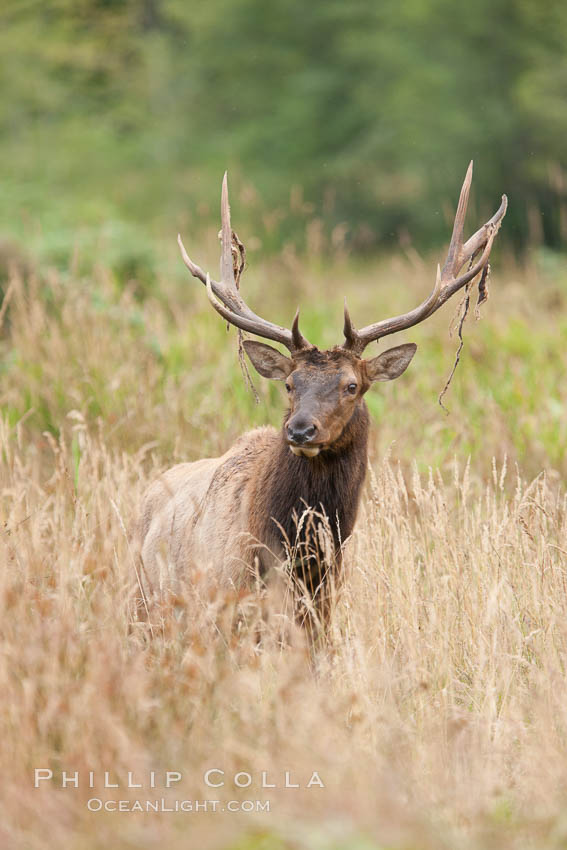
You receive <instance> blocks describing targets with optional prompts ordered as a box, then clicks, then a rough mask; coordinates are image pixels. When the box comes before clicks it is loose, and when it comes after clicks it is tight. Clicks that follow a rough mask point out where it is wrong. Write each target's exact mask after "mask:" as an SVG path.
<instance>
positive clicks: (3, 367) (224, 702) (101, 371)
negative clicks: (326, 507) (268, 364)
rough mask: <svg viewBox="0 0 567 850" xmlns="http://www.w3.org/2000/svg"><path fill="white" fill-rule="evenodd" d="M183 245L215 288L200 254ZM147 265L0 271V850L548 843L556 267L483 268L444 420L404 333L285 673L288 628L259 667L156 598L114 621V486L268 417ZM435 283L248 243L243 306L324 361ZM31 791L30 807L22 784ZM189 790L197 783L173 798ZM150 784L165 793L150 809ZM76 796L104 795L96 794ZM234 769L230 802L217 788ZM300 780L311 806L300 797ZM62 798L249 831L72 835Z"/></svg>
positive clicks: (390, 265)
mask: <svg viewBox="0 0 567 850" xmlns="http://www.w3.org/2000/svg"><path fill="white" fill-rule="evenodd" d="M186 244H187V247H188V249H190V250H192V252H193V255H194V256H195V257H196V258H197V257H198V259H199V260H200V261H201V262H202V263H203V265H206V264H207V263H208V267H209V268H211V269H215V267H216V263H217V259H218V243H217V239H216V231H215V230H213V229H211V230H210V231H207V232H204V233H203V234H202V235H201V236H200V237H199V239H198V240H197V244H196V243H195V235H194V234H193V235H191V236H189V237H186ZM154 250H155V253H156V255H157V257H158V260H159V263H158V265H161V266H162V268H163V270H164V271H163V273H162V274H158V276H157V278H156V279H155V280H152V282H151V286H148V285H144V284H143V282H140V280H139V279H136V278H134V277H133V278H131V279H130V280H124V279H119V278H118V277H117V275H116V274H115V272H114V271H113V270H112V268H111V267H109V266H105V265H104V262H101V261H100V260H99V259H96V258H95V259H93V258H91V257H84V256H82V254H81V250H80V245H79V246H78V247H77V248H76V250H75V251H74V252H73V253H72V254H71V256H70V259H69V262H68V264H67V266H66V267H63V268H61V267H60V268H59V269H58V270H56V269H55V268H54V267H50V266H49V265H48V264H44V263H41V262H40V261H38V260H37V259H36V260H34V259H30V256H27V257H25V258H22V256H20V255H19V254H18V253H17V252H14V251H11V250H10V249H9V248H5V253H6V261H5V263H4V266H5V269H6V275H5V280H4V283H3V306H2V308H1V311H0V318H1V321H2V338H1V349H2V350H1V358H0V371H1V383H0V394H1V401H2V405H1V408H2V420H1V431H0V439H1V443H2V453H1V459H0V481H1V491H0V492H1V501H0V509H1V517H0V522H1V526H0V529H1V531H0V540H1V553H2V555H1V557H2V561H3V563H2V568H1V570H0V632H1V636H2V639H1V652H0V693H1V694H2V698H1V702H0V741H1V744H0V759H1V762H0V788H1V795H0V800H1V802H0V807H1V810H0V845H1V846H2V847H3V848H12V847H13V848H18V850H20V848H29V849H30V850H44V848H53V847H56V846H57V847H59V846H64V847H69V848H80V849H81V850H83V848H84V850H94V848H99V847H100V848H102V847H109V846H111V847H113V848H115V850H119V848H131V847H137V848H140V847H143V848H157V847H167V848H172V850H175V848H182V847H183V848H188V847H190V848H208V847H211V848H213V847H214V848H223V850H291V849H292V848H293V850H300V848H309V850H311V849H312V848H313V850H343V848H344V850H346V848H349V850H378V848H396V850H398V849H399V850H402V848H403V850H410V848H424V850H426V848H440V847H447V848H451V849H452V850H457V848H459V850H460V848H467V850H469V848H470V850H473V848H479V850H480V848H493V847H502V846H506V847H509V848H524V847H533V848H562V847H565V846H566V845H567V818H566V812H567V791H566V788H567V709H566V706H567V679H566V676H565V665H566V652H567V625H566V623H567V583H566V582H567V543H566V541H567V495H566V491H565V481H566V478H567V454H566V446H567V419H566V417H565V409H566V406H567V384H566V382H565V374H566V373H567V353H566V352H567V274H566V273H565V269H564V266H562V265H561V264H560V262H559V261H558V260H556V258H555V257H554V256H553V255H548V254H543V253H539V254H536V253H534V254H533V255H532V256H531V257H529V258H526V259H525V261H524V262H522V263H521V264H520V263H518V262H515V261H514V259H513V258H512V257H510V256H506V255H504V254H500V255H499V256H498V257H497V258H496V259H495V262H494V271H493V279H492V282H491V297H490V300H489V302H488V303H487V304H486V305H484V307H483V308H482V313H483V316H482V318H481V319H480V320H479V321H475V319H474V317H473V316H472V313H471V318H470V319H469V321H468V322H467V324H466V326H465V347H464V350H463V353H462V358H461V363H460V365H459V368H458V369H457V372H456V374H455V377H454V379H453V382H452V384H451V387H450V389H449V391H448V393H447V395H446V397H445V404H446V406H447V408H448V409H449V410H450V413H449V414H447V413H445V412H444V411H443V410H442V409H441V407H440V406H439V404H438V402H437V399H438V395H439V393H440V391H441V389H442V388H443V386H444V384H445V380H446V378H447V376H448V373H449V372H450V369H451V367H452V364H453V360H454V356H455V350H456V345H457V340H456V339H455V336H454V335H453V336H451V335H450V334H449V332H448V331H449V327H450V324H451V319H452V317H453V316H454V314H455V310H456V307H457V305H456V304H454V305H452V304H449V305H447V306H446V307H445V308H444V309H443V310H441V311H440V313H439V314H437V315H436V316H435V317H434V319H432V320H430V321H429V322H427V323H425V324H424V325H423V326H421V327H419V328H416V329H414V331H413V332H411V333H408V334H407V335H404V339H405V340H407V341H415V342H417V343H418V352H417V355H416V357H415V359H414V361H413V363H412V364H411V367H410V368H409V369H408V371H407V372H406V374H405V375H404V376H403V377H402V378H401V379H399V380H398V381H397V382H393V383H392V384H384V385H381V386H380V387H379V388H377V389H373V390H371V391H370V392H369V394H368V396H367V398H368V401H369V405H370V408H371V412H372V418H373V427H372V432H371V463H370V467H371V468H370V469H369V472H368V477H367V485H366V489H365V495H364V499H363V504H362V508H361V512H360V516H359V521H358V525H357V528H356V532H355V534H354V535H353V538H352V539H351V541H350V542H349V544H348V547H347V555H346V564H345V582H344V586H343V588H342V589H341V590H340V592H339V593H338V596H337V599H336V604H335V607H334V610H333V613H332V618H331V621H330V623H329V625H328V628H327V630H326V633H325V635H324V636H323V637H321V638H320V639H319V641H318V642H317V645H316V647H315V648H312V647H310V646H309V645H308V642H307V640H306V638H305V634H304V633H303V632H302V630H301V629H299V628H297V627H296V626H294V624H293V623H292V622H291V621H290V622H289V623H288V624H287V626H288V638H287V641H286V642H285V644H284V645H282V643H281V641H280V640H279V639H278V634H279V632H278V622H279V619H278V615H279V613H280V612H278V611H276V610H273V609H272V610H269V604H270V603H269V601H265V600H261V599H259V598H258V596H257V595H255V594H254V593H251V594H249V595H246V594H245V595H241V596H239V597H238V598H236V597H234V596H233V595H231V594H228V593H226V592H221V591H218V592H216V593H215V592H211V591H210V590H209V589H208V590H207V593H206V594H205V595H202V596H200V595H199V593H198V592H195V591H194V590H193V592H192V593H191V594H189V593H186V594H184V593H183V592H180V595H179V596H178V597H177V598H175V599H173V600H169V601H168V602H166V603H164V605H163V607H162V609H161V610H160V612H159V617H158V618H157V620H155V621H154V626H153V629H152V632H151V634H149V632H148V628H147V626H145V625H144V624H141V623H138V622H137V621H136V620H135V618H134V617H133V611H132V585H133V581H135V570H134V563H135V559H134V553H133V551H132V545H131V541H130V537H129V531H130V528H131V525H132V521H133V518H134V517H135V513H136V510H137V507H138V504H139V501H140V498H141V494H142V492H143V489H144V488H145V486H147V484H148V482H149V481H150V480H151V479H152V478H153V477H154V476H155V475H156V474H157V473H158V472H159V471H160V470H162V469H164V468H166V467H167V466H169V465H171V464H172V463H174V462H177V461H179V460H186V459H189V460H190V459H196V458H198V457H201V456H205V455H210V454H213V453H219V452H222V451H223V450H224V449H225V448H227V447H228V446H229V445H230V443H231V441H232V440H233V439H234V438H235V437H236V436H237V435H238V434H239V433H240V432H241V431H243V430H245V429H246V428H249V427H250V426H252V425H254V424H258V423H264V422H271V423H273V424H276V425H277V424H278V422H279V421H280V419H281V416H282V413H283V409H284V404H285V400H284V398H283V395H284V393H283V391H282V390H281V388H280V387H279V386H278V385H269V384H268V382H266V381H264V380H263V379H261V378H259V377H257V376H253V379H254V383H255V386H256V389H257V392H258V395H259V403H258V404H257V403H256V402H255V400H254V396H253V394H252V393H251V392H250V390H249V389H248V388H247V387H246V384H245V381H244V379H243V376H242V373H241V371H240V367H239V364H238V358H237V350H236V337H235V334H234V331H231V332H230V333H227V331H226V328H225V326H224V324H223V322H222V321H220V320H219V319H218V317H217V316H216V315H214V314H213V311H212V310H211V309H210V307H209V305H208V304H207V302H206V297H205V292H204V289H203V288H202V287H201V286H200V284H198V283H197V282H196V281H194V280H192V279H190V278H189V276H188V275H187V276H186V274H185V271H184V269H183V267H182V266H181V261H180V260H178V259H177V257H176V253H175V252H176V246H175V244H174V241H173V240H171V243H169V242H168V243H161V242H160V243H158V244H157V245H156V246H154ZM32 256H33V255H32ZM439 259H440V258H439V257H438V256H431V257H422V256H420V255H418V254H417V253H416V252H415V251H413V250H410V249H409V248H407V249H406V250H405V251H403V250H400V252H399V253H398V254H397V255H393V256H392V257H390V258H383V259H382V260H380V261H364V262H363V261H360V260H357V259H356V258H355V257H353V256H349V254H348V253H347V252H346V251H345V250H344V249H343V247H342V246H341V245H336V246H334V247H333V245H330V244H324V242H321V241H320V240H319V242H317V239H315V238H314V237H313V234H312V239H311V245H310V250H309V252H308V254H306V255H305V256H301V255H298V254H296V253H294V252H293V251H289V250H286V251H282V252H281V253H279V254H277V255H273V256H271V257H266V256H265V255H263V254H262V252H261V251H256V252H255V251H254V249H253V244H252V249H251V250H250V252H249V267H248V270H247V271H246V273H245V276H244V278H243V283H242V286H243V287H245V289H246V297H247V300H248V301H249V303H251V304H252V305H253V306H254V307H255V308H256V309H258V310H259V311H260V312H261V313H262V314H264V315H266V316H269V318H271V319H273V320H274V321H278V322H280V323H288V322H289V321H290V319H291V317H292V315H293V312H294V311H295V307H296V306H297V304H298V303H299V304H301V306H302V321H303V327H304V328H305V331H306V333H307V334H308V336H309V337H310V338H311V339H313V340H315V341H316V342H318V343H319V344H320V345H321V346H328V345H332V344H334V343H337V342H339V341H340V339H341V334H340V331H341V326H342V321H341V316H342V298H343V296H344V295H347V296H348V298H349V305H350V309H351V313H352V315H353V318H354V319H355V321H356V320H357V317H358V320H359V321H360V323H362V320H363V319H364V320H372V319H378V318H380V317H383V316H385V315H386V314H393V313H394V312H401V311H402V310H405V309H408V308H409V307H412V306H414V305H415V304H416V303H418V301H420V300H421V299H422V298H423V297H424V295H425V294H426V292H428V291H429V289H430V288H431V285H432V282H433V275H434V269H435V264H436V263H437V261H438V260H439ZM396 341H398V338H396ZM400 341H401V340H400ZM196 586H197V588H198V577H197V579H196ZM266 606H268V610H266ZM180 611H181V612H182V615H181V616H179V612H180ZM260 627H261V628H262V630H263V637H262V640H261V641H260V642H259V641H258V639H257V635H258V628H260ZM35 768H42V769H49V770H51V771H52V773H53V778H52V780H50V781H44V782H41V783H40V787H38V788H34V769H35ZM211 768H218V769H221V770H224V771H225V778H226V785H225V786H224V787H221V788H209V787H207V786H206V785H205V784H204V780H203V775H204V773H205V771H206V770H207V769H211ZM166 770H170V771H177V772H179V773H181V774H182V779H181V781H180V782H177V783H175V785H174V786H173V787H172V788H171V789H164V788H163V775H164V772H165V771H166ZM63 771H66V772H67V773H68V774H69V773H72V772H74V771H79V775H80V777H81V781H80V785H79V788H75V787H72V785H71V786H69V787H66V788H62V787H61V779H62V772H63ZM89 771H93V772H94V774H95V776H96V777H97V779H96V783H95V784H96V788H95V790H94V791H93V790H92V789H90V788H89V787H88V785H87V784H86V783H85V781H84V778H85V777H87V776H88V772H89ZM104 771H110V772H111V781H112V782H113V783H117V784H119V786H120V787H119V789H118V790H116V789H113V788H109V789H104V788H101V777H103V776H104ZM150 771H155V772H156V774H157V776H158V787H157V789H156V790H151V791H150V790H148V787H147V786H148V779H147V778H148V777H149V775H150ZM240 771H244V772H248V773H250V775H251V776H252V784H251V786H250V787H248V788H239V787H237V786H235V783H234V780H233V777H234V775H235V774H237V773H239V772H240ZM285 771H289V772H290V780H291V782H292V783H297V784H299V785H300V787H299V788H285V787H284V786H285ZM313 771H317V773H318V775H319V777H320V778H321V780H322V781H323V783H324V785H325V787H324V788H321V787H319V786H318V785H314V786H313V787H310V788H307V787H306V784H307V783H308V780H309V778H310V777H311V775H312V773H313ZM128 772H132V774H133V776H134V781H135V782H141V781H142V780H140V778H139V777H142V778H143V784H144V789H143V790H142V791H140V790H138V789H136V788H131V789H129V788H128V787H126V786H127V783H128ZM263 772H266V776H267V782H269V783H271V784H274V785H275V786H276V787H275V788H271V787H270V788H266V789H264V788H262V787H261V784H262V781H261V778H262V774H263ZM215 776H216V777H217V778H218V776H219V774H217V775H215ZM93 796H94V797H96V798H97V799H101V800H103V801H104V800H105V799H109V800H110V799H121V800H128V801H130V802H132V801H133V800H135V799H139V798H140V797H142V799H145V798H152V799H153V798H162V797H163V798H165V799H166V800H168V801H172V800H174V799H189V800H211V799H218V800H219V801H220V802H221V804H222V807H225V806H226V804H227V801H230V800H232V801H237V802H238V801H240V804H241V803H242V801H247V800H252V801H253V802H254V801H256V800H260V801H265V800H269V802H270V811H269V812H267V811H265V810H264V811H250V812H249V811H242V810H241V811H238V812H231V813H229V812H228V811H217V812H211V811H200V812H193V813H187V812H178V813H172V812H162V813H155V812H149V813H137V812H122V813H120V812H105V811H100V812H92V811H89V809H88V806H87V803H88V800H89V799H91V798H92V797H93ZM244 808H246V806H244Z"/></svg>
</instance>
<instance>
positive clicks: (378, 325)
mask: <svg viewBox="0 0 567 850" xmlns="http://www.w3.org/2000/svg"><path fill="white" fill-rule="evenodd" d="M472 171H473V164H472V161H471V163H470V165H469V167H468V170H467V174H466V177H465V181H464V183H463V188H462V189H461V196H460V198H459V205H458V207H457V212H456V215H455V223H454V225H453V235H452V236H451V243H450V245H449V251H448V253H447V259H446V260H445V265H444V266H443V270H441V269H440V268H439V266H437V279H436V281H435V287H434V289H433V292H432V293H431V295H430V296H429V297H428V298H426V300H425V301H424V302H423V304H420V306H419V307H416V308H415V309H414V310H410V312H409V313H404V314H403V315H401V316H395V317H393V318H391V319H383V320H382V321H381V322H375V323H374V324H373V325H367V326H366V327H365V328H361V329H360V330H356V328H355V327H354V325H353V323H352V321H351V318H350V315H349V312H348V309H347V306H346V301H345V325H344V335H345V342H344V344H343V348H346V349H348V350H349V351H352V352H354V353H355V354H362V352H363V351H364V349H365V348H366V346H367V345H368V344H369V343H371V342H372V341H373V340H377V339H380V338H381V337H383V336H388V335H389V334H393V333H396V331H402V330H404V329H405V328H411V327H412V326H413V325H417V324H419V322H423V321H424V319H427V318H428V317H429V316H431V315H432V313H435V311H436V310H438V309H439V307H441V306H442V305H443V304H444V303H445V301H447V300H448V299H449V298H450V297H451V296H452V295H454V294H455V292H457V290H459V289H461V287H463V286H465V285H466V284H467V283H470V281H471V280H473V279H474V278H475V277H476V276H477V275H478V274H479V273H480V272H481V271H482V270H483V269H485V268H486V267H487V265H488V258H489V256H490V251H491V249H492V243H493V242H494V239H495V237H496V234H497V233H498V230H499V228H500V225H501V223H502V219H503V218H504V215H505V214H506V207H507V206H508V198H507V197H506V195H502V203H501V204H500V207H499V209H498V211H497V212H495V213H494V215H493V216H492V218H491V219H490V220H489V221H487V222H486V224H483V225H482V227H481V228H480V229H479V230H477V232H476V233H475V234H474V235H473V236H471V238H470V239H468V240H467V242H465V243H464V244H463V225H464V223H465V216H466V213H467V204H468V200H469V192H470V188H471V182H472ZM481 250H482V254H481V256H480V258H479V259H478V260H476V262H474V258H475V256H476V255H477V254H478V252H479V251H481ZM465 263H469V267H468V269H467V270H466V271H465V272H464V273H463V274H462V275H460V277H458V276H457V275H458V273H459V271H460V270H461V269H462V268H463V266H464V264H465Z"/></svg>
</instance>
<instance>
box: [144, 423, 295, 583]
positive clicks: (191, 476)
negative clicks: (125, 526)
mask: <svg viewBox="0 0 567 850" xmlns="http://www.w3.org/2000/svg"><path fill="white" fill-rule="evenodd" d="M277 439H278V432H277V431H276V430H275V429H274V428H271V427H262V428H257V429H255V430H253V431H249V432H248V433H246V434H244V435H243V436H242V437H241V438H240V439H239V440H237V442H236V443H235V444H234V445H233V446H232V447H231V448H230V449H229V450H228V451H227V452H226V453H225V454H224V455H222V456H221V457H218V458H206V459H204V460H198V461H195V462H194V463H181V464H179V465H178V466H174V467H173V468H172V469H169V470H167V471H166V472H164V473H163V474H162V475H160V477H159V478H158V479H157V480H156V481H155V482H154V483H153V484H152V485H151V486H150V487H149V489H148V491H147V492H146V495H145V497H144V500H143V504H142V511H141V523H140V543H141V556H142V562H143V579H144V586H145V589H146V590H147V591H149V592H150V593H155V592H156V591H159V590H161V589H163V588H164V587H165V586H167V587H168V588H173V587H175V584H176V583H177V581H178V580H179V578H181V576H182V575H189V574H190V572H191V570H195V569H196V570H198V571H199V572H202V571H206V572H211V573H212V575H211V577H212V578H214V581H215V582H216V583H220V584H224V585H232V586H240V585H242V584H243V583H245V582H246V580H247V579H249V578H250V577H251V568H252V565H253V545H254V542H255V541H254V540H253V539H252V538H251V536H250V534H249V533H248V531H247V529H248V528H249V514H250V508H251V505H250V500H251V487H252V482H253V481H254V480H255V479H256V477H257V474H258V467H259V465H261V464H262V461H263V459H264V460H265V457H266V454H267V453H268V454H269V452H270V449H271V448H273V447H274V445H275V444H276V442H277Z"/></svg>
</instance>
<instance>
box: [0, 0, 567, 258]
mask: <svg viewBox="0 0 567 850" xmlns="http://www.w3.org/2000/svg"><path fill="white" fill-rule="evenodd" d="M0 16H1V19H0V23H1V26H0V50H1V51H2V57H3V61H2V65H1V68H0V85H1V87H2V95H3V96H2V98H1V99H0V133H1V137H0V152H1V154H2V156H1V165H0V169H1V172H0V176H1V178H2V185H3V186H4V188H5V190H4V192H3V197H2V198H1V199H0V225H1V226H2V228H3V229H4V230H10V229H11V228H12V229H13V227H14V225H13V220H14V217H18V216H19V217H20V220H22V215H23V213H24V211H25V213H26V215H31V216H32V217H33V216H37V217H38V218H39V219H40V220H41V221H42V223H43V225H44V226H47V223H48V222H49V221H55V220H57V221H66V222H67V223H70V222H72V221H75V222H80V223H89V222H100V221H102V220H104V219H105V217H112V216H115V217H125V218H133V219H135V220H138V221H141V222H156V220H158V219H159V218H160V217H162V216H163V217H166V216H167V217H168V220H169V221H171V218H172V216H178V215H179V212H180V210H182V209H184V208H186V207H192V208H195V209H196V208H197V206H198V205H199V202H200V199H202V198H203V197H205V196H206V197H207V199H208V200H209V199H210V198H211V197H214V195H213V194H211V193H214V192H215V191H216V189H217V187H218V182H219V176H220V174H221V172H222V170H223V169H224V168H225V167H227V166H229V167H230V168H231V170H232V172H233V175H234V177H235V178H236V181H237V182H238V181H239V180H240V183H241V185H244V182H245V181H252V183H253V184H254V187H255V189H256V190H257V193H259V196H260V198H261V199H263V202H264V204H265V205H266V206H267V207H272V208H273V207H280V208H282V209H283V208H285V210H286V211H287V214H286V215H285V216H283V215H282V220H281V221H280V224H279V227H278V228H277V231H276V233H275V234H274V235H273V244H274V245H276V244H277V241H278V240H280V241H282V240H285V239H288V238H290V237H293V238H294V239H298V238H299V235H298V234H299V227H298V222H299V223H300V224H301V230H302V231H303V219H302V218H301V216H300V215H294V214H293V213H294V209H291V210H290V193H292V187H297V186H299V187H301V190H302V193H303V195H302V196H301V195H300V194H298V191H297V190H295V191H294V192H293V193H292V194H293V198H295V199H296V200H295V202H292V204H291V206H292V207H294V203H295V208H296V207H297V206H298V203H297V198H299V197H303V198H304V199H305V200H306V201H308V202H310V203H311V204H313V205H314V208H315V209H316V210H317V213H318V214H320V215H321V216H322V217H323V219H324V220H325V223H326V224H327V225H328V226H329V227H332V226H334V225H336V224H337V223H339V222H346V224H347V227H348V234H349V237H350V238H351V239H352V240H354V241H358V243H359V244H361V245H362V244H366V243H368V244H370V245H372V244H373V243H388V242H390V241H392V240H398V239H399V237H400V233H406V232H407V233H410V234H411V235H412V236H413V238H415V239H416V240H417V241H418V242H419V243H421V244H424V245H425V244H430V243H434V242H437V241H442V240H444V239H446V236H447V219H448V218H449V217H450V210H451V209H452V207H453V205H454V203H455V199H456V195H457V192H458V188H459V185H460V181H461V179H462V177H463V175H464V172H465V169H466V166H467V164H468V161H469V159H470V158H475V159H476V160H477V171H476V177H475V184H474V186H475V202H476V205H477V208H478V212H479V216H480V215H482V214H484V213H485V212H486V211H487V209H488V208H489V207H495V206H496V205H497V203H498V200H499V194H500V192H502V191H506V192H508V194H509V195H510V201H511V205H510V211H509V215H508V218H507V221H506V230H505V235H506V236H507V237H508V239H510V240H513V241H514V242H515V243H516V245H526V244H528V242H534V241H537V240H543V241H544V242H545V243H546V244H548V245H550V246H552V247H559V246H561V245H562V244H563V243H564V240H565V239H566V238H567V197H566V195H567V177H565V176H564V175H565V173H566V171H567V149H566V148H565V145H564V144H563V140H564V138H565V133H566V131H567V109H566V107H565V103H566V102H567V99H566V98H567V54H566V53H565V49H564V44H565V43H566V40H567V6H566V5H565V3H564V2H563V0H477V2H476V3H475V4H474V5H470V4H469V5H468V6H467V5H465V6H459V7H458V9H457V7H455V5H454V3H451V2H449V0H427V2H425V0H406V2H405V3H403V4H400V3H398V2H394V0H383V1H382V2H381V3H376V2H374V0H351V2H349V3H344V2H342V0H327V2H325V3H323V2H313V3H310V4H305V3H304V2H300V0H272V2H270V3H266V2H265V0H238V2H235V0H212V2H209V3H208V4H201V3H196V2H187V0H142V2H140V0H43V2H39V0H27V1H26V2H22V0H5V3H4V6H3V9H2V11H1V12H0ZM299 206H300V207H301V203H300V204H299ZM261 209H262V204H261V202H258V204H257V205H256V208H254V205H253V204H252V205H249V207H248V208H246V209H243V210H242V213H241V214H240V215H239V219H242V218H245V217H246V216H248V217H249V218H250V219H251V220H252V221H256V223H258V222H259V221H260V218H261ZM199 210H200V213H199V215H201V216H205V217H207V216H211V217H212V218H216V205H215V206H214V207H213V209H212V210H211V209H210V208H207V206H203V205H201V206H200V207H199ZM255 216H256V219H254V217H255Z"/></svg>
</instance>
